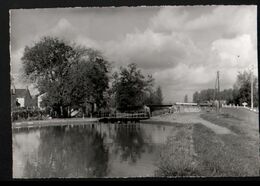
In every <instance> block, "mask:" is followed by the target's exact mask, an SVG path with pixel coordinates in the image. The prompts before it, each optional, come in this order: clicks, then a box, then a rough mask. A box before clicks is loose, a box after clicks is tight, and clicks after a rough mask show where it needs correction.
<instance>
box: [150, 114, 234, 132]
mask: <svg viewBox="0 0 260 186" xmlns="http://www.w3.org/2000/svg"><path fill="white" fill-rule="evenodd" d="M200 114H201V113H174V114H167V115H163V116H155V117H152V120H155V121H168V122H176V123H183V124H184V123H185V124H194V123H201V124H203V125H204V126H206V127H208V128H210V129H211V130H212V131H214V132H215V133H216V134H231V133H232V132H231V131H230V130H229V129H228V128H226V127H222V126H219V125H215V124H213V123H211V122H209V121H206V120H204V119H202V118H201V117H200Z"/></svg>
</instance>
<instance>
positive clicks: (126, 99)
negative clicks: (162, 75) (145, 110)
mask: <svg viewBox="0 0 260 186" xmlns="http://www.w3.org/2000/svg"><path fill="white" fill-rule="evenodd" d="M113 78H114V81H113V85H112V86H113V92H114V93H115V100H116V104H117V106H116V107H117V109H118V110H120V111H128V110H132V109H137V108H140V107H142V106H143V105H144V103H145V100H146V97H147V94H149V91H150V90H151V87H152V85H153V81H154V80H153V78H152V76H151V75H148V76H147V77H145V76H144V75H143V74H142V72H141V70H140V69H138V68H137V65H136V64H134V63H132V64H129V65H128V66H127V67H126V68H124V67H120V73H118V72H115V73H114V74H113Z"/></svg>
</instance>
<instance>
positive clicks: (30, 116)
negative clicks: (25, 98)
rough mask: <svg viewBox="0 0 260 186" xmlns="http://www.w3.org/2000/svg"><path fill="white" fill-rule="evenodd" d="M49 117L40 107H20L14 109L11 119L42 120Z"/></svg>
mask: <svg viewBox="0 0 260 186" xmlns="http://www.w3.org/2000/svg"><path fill="white" fill-rule="evenodd" d="M46 117H47V112H45V111H42V110H38V109H19V110H16V111H12V113H11V119H12V122H13V121H22V120H42V119H44V118H46Z"/></svg>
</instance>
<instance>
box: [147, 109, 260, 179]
mask: <svg viewBox="0 0 260 186" xmlns="http://www.w3.org/2000/svg"><path fill="white" fill-rule="evenodd" d="M143 122H144V123H149V122H152V123H154V124H160V123H164V124H165V123H167V125H172V126H175V127H176V129H175V131H174V132H173V133H172V135H171V136H170V137H169V139H168V141H167V144H165V145H164V147H163V148H162V151H161V155H160V158H159V161H158V162H157V166H158V170H157V171H156V176H167V177H168V176H170V177H176V176H177V177H179V176H207V177H208V176H209V177H218V176H220V177H223V176H224V177H226V176H228V177H236V176H259V167H260V165H259V133H258V123H248V121H246V120H242V119H239V118H235V117H233V116H232V117H231V116H227V115H224V114H221V113H220V114H218V113H213V112H212V113H206V112H205V113H183V114H179V113H178V114H173V115H167V114H166V115H163V116H158V117H153V118H150V119H149V120H146V121H143ZM248 126H250V127H248Z"/></svg>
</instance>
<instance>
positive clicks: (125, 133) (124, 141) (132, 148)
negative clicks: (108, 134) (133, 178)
mask: <svg viewBox="0 0 260 186" xmlns="http://www.w3.org/2000/svg"><path fill="white" fill-rule="evenodd" d="M115 129H116V135H115V136H114V143H116V144H117V145H116V149H115V152H116V154H118V153H120V154H121V160H122V161H128V160H130V161H129V162H130V163H136V161H137V160H138V159H140V158H141V154H142V153H144V152H145V151H146V148H148V150H149V151H150V149H151V147H150V143H147V142H146V141H145V140H144V138H145V137H146V139H148V137H147V136H146V135H145V132H144V131H143V130H142V128H140V125H138V124H137V125H136V124H127V125H125V124H119V125H117V126H116V127H115Z"/></svg>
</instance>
